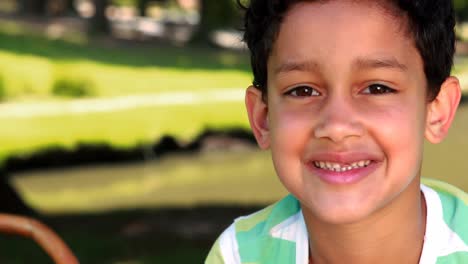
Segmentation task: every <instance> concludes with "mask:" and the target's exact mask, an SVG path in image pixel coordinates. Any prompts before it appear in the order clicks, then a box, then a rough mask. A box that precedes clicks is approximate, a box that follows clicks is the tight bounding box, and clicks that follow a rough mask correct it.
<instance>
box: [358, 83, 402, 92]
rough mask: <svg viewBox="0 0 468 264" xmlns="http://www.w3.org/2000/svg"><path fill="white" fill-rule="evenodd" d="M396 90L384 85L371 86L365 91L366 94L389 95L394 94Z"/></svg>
mask: <svg viewBox="0 0 468 264" xmlns="http://www.w3.org/2000/svg"><path fill="white" fill-rule="evenodd" d="M394 92H396V90H395V89H392V88H390V87H388V86H386V85H383V84H371V85H369V86H368V87H367V88H366V89H364V90H363V93H364V94H387V93H394Z"/></svg>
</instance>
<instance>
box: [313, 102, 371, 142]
mask: <svg viewBox="0 0 468 264" xmlns="http://www.w3.org/2000/svg"><path fill="white" fill-rule="evenodd" d="M318 116H319V120H318V122H317V123H316V126H315V129H314V136H315V137H316V138H320V139H328V140H330V141H332V142H335V143H340V142H342V141H344V140H345V139H347V138H351V137H360V136H362V135H363V134H364V126H363V124H362V121H361V120H360V115H359V111H358V110H357V106H356V105H355V104H353V102H352V98H350V97H346V96H344V95H336V96H332V95H331V96H330V97H329V98H327V100H326V102H325V104H324V105H323V107H322V109H321V110H320V113H319V115H318Z"/></svg>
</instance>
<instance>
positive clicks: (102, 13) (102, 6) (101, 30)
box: [89, 0, 110, 35]
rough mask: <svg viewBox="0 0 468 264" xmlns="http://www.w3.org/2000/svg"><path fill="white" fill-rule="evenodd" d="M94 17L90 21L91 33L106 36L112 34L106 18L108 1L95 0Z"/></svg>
mask: <svg viewBox="0 0 468 264" xmlns="http://www.w3.org/2000/svg"><path fill="white" fill-rule="evenodd" d="M93 3H94V15H93V17H91V19H90V23H89V32H90V33H91V34H94V35H104V34H108V33H109V32H110V25H109V21H108V20H107V17H106V8H107V6H108V5H109V1H108V0H93Z"/></svg>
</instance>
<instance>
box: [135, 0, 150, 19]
mask: <svg viewBox="0 0 468 264" xmlns="http://www.w3.org/2000/svg"><path fill="white" fill-rule="evenodd" d="M148 2H150V0H138V11H140V16H145V15H146V8H147V6H148Z"/></svg>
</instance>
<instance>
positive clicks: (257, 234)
mask: <svg viewBox="0 0 468 264" xmlns="http://www.w3.org/2000/svg"><path fill="white" fill-rule="evenodd" d="M298 235H299V236H304V237H301V239H298V237H297V236H298ZM306 236H307V230H306V227H305V223H304V219H303V217H302V212H301V207H300V203H299V201H298V200H297V199H296V198H295V197H294V196H292V195H288V196H286V197H285V198H283V199H281V200H280V201H278V202H276V203H274V204H272V205H270V206H268V207H266V208H264V209H262V210H260V211H258V212H255V213H253V214H251V215H248V216H242V217H239V218H237V219H236V220H234V223H233V224H232V225H231V226H229V227H228V228H227V229H226V230H225V231H224V232H223V234H221V236H220V237H219V238H218V240H217V241H216V243H215V244H214V246H213V248H212V249H211V251H210V254H209V255H208V257H207V259H206V262H205V263H241V262H242V263H244V262H247V263H250V262H252V263H291V262H290V260H291V259H296V258H297V257H298V256H296V253H297V252H296V248H297V245H296V244H297V242H298V241H307V237H306ZM304 246H307V245H304ZM241 259H242V261H240V260H241Z"/></svg>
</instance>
